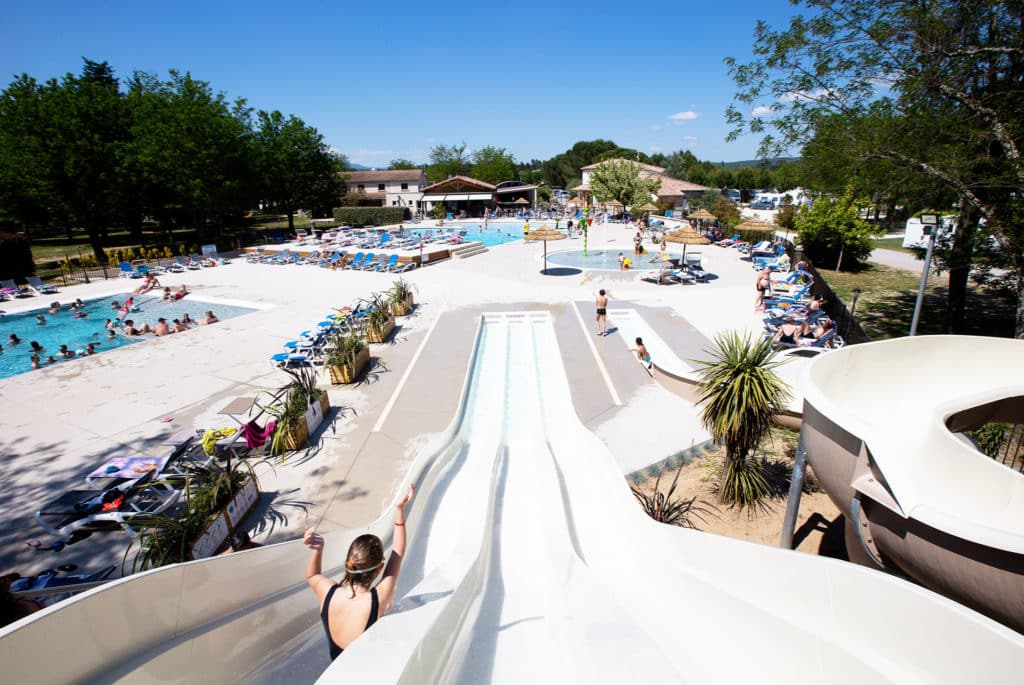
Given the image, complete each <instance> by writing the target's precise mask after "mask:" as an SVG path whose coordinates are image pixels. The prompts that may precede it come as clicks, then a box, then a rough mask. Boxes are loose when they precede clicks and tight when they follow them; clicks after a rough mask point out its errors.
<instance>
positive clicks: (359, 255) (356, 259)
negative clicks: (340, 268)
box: [345, 252, 368, 269]
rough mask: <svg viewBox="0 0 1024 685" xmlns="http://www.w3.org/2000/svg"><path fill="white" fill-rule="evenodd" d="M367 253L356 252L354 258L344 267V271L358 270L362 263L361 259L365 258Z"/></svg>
mask: <svg viewBox="0 0 1024 685" xmlns="http://www.w3.org/2000/svg"><path fill="white" fill-rule="evenodd" d="M367 254H368V253H365V252H356V256H355V257H353V258H352V261H351V262H349V263H348V264H346V265H345V268H346V269H358V268H359V267H360V265H362V263H363V259H365V258H366V256H367Z"/></svg>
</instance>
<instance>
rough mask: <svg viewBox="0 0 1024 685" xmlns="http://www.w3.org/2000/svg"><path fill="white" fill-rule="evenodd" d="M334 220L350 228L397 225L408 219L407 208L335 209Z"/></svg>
mask: <svg viewBox="0 0 1024 685" xmlns="http://www.w3.org/2000/svg"><path fill="white" fill-rule="evenodd" d="M333 214H334V220H335V221H337V222H338V223H341V224H348V225H350V226H365V225H370V226H383V225H385V224H397V223H399V222H402V221H405V220H406V219H407V218H408V217H409V210H408V208H407V207H335V208H334V210H333Z"/></svg>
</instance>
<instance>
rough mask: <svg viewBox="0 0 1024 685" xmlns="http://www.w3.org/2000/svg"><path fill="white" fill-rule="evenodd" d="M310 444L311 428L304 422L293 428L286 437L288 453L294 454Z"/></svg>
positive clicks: (285, 444)
mask: <svg viewBox="0 0 1024 685" xmlns="http://www.w3.org/2000/svg"><path fill="white" fill-rule="evenodd" d="M307 442H309V426H308V425H306V422H305V421H304V420H302V421H299V422H298V423H297V424H295V425H294V426H292V427H291V428H290V429H289V430H288V432H287V433H286V434H285V436H284V449H285V451H286V452H294V451H295V450H298V449H302V448H303V447H305V446H306V443H307Z"/></svg>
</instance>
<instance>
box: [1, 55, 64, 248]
mask: <svg viewBox="0 0 1024 685" xmlns="http://www.w3.org/2000/svg"><path fill="white" fill-rule="evenodd" d="M41 110H42V89H41V88H40V86H39V84H38V83H37V82H36V80H35V79H33V78H31V77H30V76H28V75H27V74H22V75H21V76H19V77H18V78H16V79H15V80H14V81H13V82H12V83H11V84H10V85H9V86H8V87H7V88H6V89H5V90H4V91H3V93H2V94H0V222H4V223H10V224H13V225H17V226H19V227H20V228H21V229H22V230H23V231H26V234H28V232H29V230H30V227H31V226H33V225H38V224H42V223H46V222H47V221H48V220H49V218H50V216H51V212H50V208H51V207H52V206H53V205H54V203H55V198H54V197H53V194H54V188H53V182H52V177H51V174H50V171H51V165H50V147H49V145H48V144H47V141H46V139H45V134H44V131H45V128H46V126H45V124H44V121H43V114H42V111H41Z"/></svg>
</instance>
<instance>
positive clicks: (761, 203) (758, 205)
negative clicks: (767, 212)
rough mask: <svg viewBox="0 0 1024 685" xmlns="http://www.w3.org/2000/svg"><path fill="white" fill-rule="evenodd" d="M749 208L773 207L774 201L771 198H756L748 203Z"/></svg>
mask: <svg viewBox="0 0 1024 685" xmlns="http://www.w3.org/2000/svg"><path fill="white" fill-rule="evenodd" d="M750 208H751V209H775V203H774V202H772V201H771V200H758V201H757V202H751V203H750Z"/></svg>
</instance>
